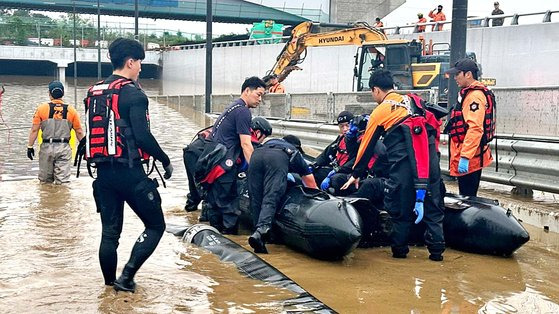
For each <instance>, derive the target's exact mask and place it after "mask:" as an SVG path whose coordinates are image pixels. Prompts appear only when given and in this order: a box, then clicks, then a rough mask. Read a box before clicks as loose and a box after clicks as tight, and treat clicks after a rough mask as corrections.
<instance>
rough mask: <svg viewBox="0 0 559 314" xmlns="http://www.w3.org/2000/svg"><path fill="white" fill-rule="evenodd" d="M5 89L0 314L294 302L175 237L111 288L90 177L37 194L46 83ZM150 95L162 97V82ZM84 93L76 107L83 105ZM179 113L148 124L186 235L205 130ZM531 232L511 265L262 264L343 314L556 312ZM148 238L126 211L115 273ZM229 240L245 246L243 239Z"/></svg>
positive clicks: (289, 260)
mask: <svg viewBox="0 0 559 314" xmlns="http://www.w3.org/2000/svg"><path fill="white" fill-rule="evenodd" d="M7 79H10V81H11V82H12V84H10V85H7V86H6V90H7V91H6V94H5V95H4V103H3V106H2V115H3V117H4V119H5V120H6V122H7V123H8V125H11V126H12V127H14V128H16V126H21V127H22V129H13V130H12V131H11V132H10V137H9V138H8V135H7V131H4V130H3V129H4V128H5V126H4V124H2V122H1V121H0V130H2V131H0V248H2V249H1V251H2V253H1V254H0V309H2V310H1V312H7V313H22V312H26V313H27V312H35V313H36V312H62V311H68V312H78V311H81V312H83V313H95V312H100V313H131V312H138V313H171V312H174V313H176V312H186V313H191V312H194V313H207V312H231V313H252V312H257V313H262V312H263V313H267V312H269V313H276V312H280V311H281V301H282V300H285V299H288V298H290V297H292V296H293V295H292V293H290V292H289V291H285V290H282V289H280V288H276V287H271V286H267V285H264V284H263V283H261V282H258V281H254V280H252V279H248V278H245V277H243V276H242V275H241V274H239V273H238V271H237V270H236V268H235V267H234V266H233V265H231V264H223V263H221V262H219V261H218V260H217V258H216V257H214V256H213V255H212V254H210V253H208V252H206V251H204V250H201V249H199V248H197V247H193V246H189V245H186V244H183V243H182V242H181V241H180V239H179V238H176V237H174V236H172V235H171V234H168V233H166V234H165V235H164V236H163V238H162V240H161V242H160V244H159V247H158V248H157V250H156V251H155V253H154V254H153V255H152V257H151V258H150V259H148V261H147V262H146V263H145V264H144V266H143V267H142V268H141V270H140V271H139V273H138V275H137V277H136V278H137V283H138V289H137V292H136V293H135V294H130V293H122V292H121V293H116V292H114V291H113V290H112V288H106V287H105V286H104V285H103V279H102V275H101V271H100V269H99V266H98V261H97V249H98V245H99V240H100V234H101V228H100V227H101V226H100V221H99V217H98V214H97V213H96V212H95V206H94V202H93V197H92V189H91V183H92V179H91V178H89V177H88V176H87V171H86V170H85V169H84V168H83V167H82V176H81V177H80V178H79V179H75V178H74V179H73V181H72V183H71V184H70V185H67V186H54V185H42V184H39V182H38V180H36V179H35V178H36V175H37V170H38V162H37V161H36V160H35V161H33V162H32V161H29V160H28V159H27V158H26V156H25V146H26V141H27V135H28V131H29V127H30V121H31V115H32V114H33V111H34V110H35V107H36V105H37V104H38V103H39V102H41V101H45V100H46V98H47V96H48V95H47V87H46V86H47V84H48V81H49V80H48V79H46V78H12V77H0V83H1V82H6V81H7ZM92 81H93V80H92ZM150 83H151V86H150ZM84 84H85V83H84ZM144 86H146V88H147V90H148V91H149V90H150V88H151V89H152V90H154V91H156V90H157V89H158V86H157V83H156V82H146V83H145V84H144ZM69 90H70V89H69V88H67V94H70V93H69V92H68V91H69ZM80 90H81V93H82V94H81V95H80V96H78V99H82V98H83V96H84V94H85V93H84V90H83V89H80ZM79 93H80V91H79ZM70 95H72V96H71V97H70V98H71V99H73V94H70ZM178 109H179V108H177V107H176V106H166V105H164V104H154V103H152V104H151V107H150V114H151V119H152V123H151V125H152V131H153V133H154V134H155V137H156V138H157V139H158V140H159V142H160V144H161V145H162V147H163V148H164V150H165V151H166V152H167V153H168V154H169V155H170V157H171V160H172V163H173V166H174V168H175V172H174V174H173V177H172V178H171V180H169V181H168V187H167V189H163V188H160V189H159V191H160V193H161V196H162V199H163V204H162V205H163V209H164V212H165V217H166V221H167V222H168V223H173V224H187V223H195V222H196V221H197V218H198V214H199V213H198V212H193V213H188V214H187V213H186V212H184V210H183V209H182V208H183V206H184V202H185V195H186V193H187V191H186V175H185V172H184V166H183V163H182V148H183V147H184V145H185V144H186V143H188V142H189V141H190V139H191V138H192V136H193V135H194V133H195V131H196V130H197V129H199V128H201V126H202V125H203V124H204V123H205V119H204V118H203V117H202V116H200V115H195V114H194V113H193V112H190V111H189V110H188V109H185V108H180V110H178ZM78 111H79V112H80V113H82V112H83V106H81V105H80V106H79V108H78ZM527 228H528V230H529V231H530V234H531V236H532V240H531V241H530V242H529V243H527V244H526V245H524V246H523V247H522V248H520V249H519V250H518V252H516V253H515V254H514V256H513V257H512V258H499V257H491V256H481V255H475V254H469V253H463V252H459V251H455V250H450V249H449V250H447V252H446V253H445V260H444V262H442V263H438V262H431V261H429V260H428V259H427V256H428V253H427V251H426V249H425V248H422V247H420V248H412V250H411V252H410V254H409V257H408V258H407V259H405V260H399V259H398V260H396V259H392V258H391V254H390V249H389V248H377V249H358V250H356V251H354V252H353V253H351V254H350V255H348V256H347V257H346V258H345V259H344V260H342V261H337V262H325V261H319V260H315V259H311V258H309V257H307V256H305V255H302V254H299V253H297V252H294V251H292V250H290V249H288V248H286V247H284V246H278V245H270V246H269V251H270V253H271V254H268V255H262V257H263V258H264V259H265V260H266V261H268V262H269V263H270V264H272V265H273V266H275V267H276V268H277V269H279V270H280V271H282V272H283V273H284V274H286V275H287V276H288V277H290V278H291V279H293V280H294V281H295V282H297V283H298V284H299V285H301V286H302V287H303V288H305V289H306V290H307V291H309V292H310V293H311V294H313V295H314V296H316V297H317V298H318V299H320V300H321V301H323V302H324V303H325V304H327V305H329V306H330V307H332V308H334V309H335V310H337V311H339V312H341V313H410V312H412V313H439V312H441V313H474V312H480V313H557V312H559V306H558V305H557V304H558V303H559V283H558V282H557V278H559V270H558V269H557V266H556V265H557V264H558V262H559V254H558V253H559V245H558V244H559V238H558V236H557V234H554V233H545V232H543V231H542V230H540V229H538V228H535V227H531V226H527ZM142 229H143V228H142V225H141V222H140V221H139V219H137V218H136V217H135V215H134V214H133V213H132V211H131V210H129V209H128V208H127V209H126V210H125V224H124V230H123V233H122V237H121V241H120V243H121V245H120V247H119V270H120V269H121V268H122V266H123V265H124V263H125V262H126V260H127V259H128V254H129V253H130V250H131V247H132V245H133V243H134V241H135V240H136V237H137V236H138V235H139V234H140V232H141V231H142ZM232 238H233V239H234V240H235V241H237V242H238V243H240V244H242V245H244V246H245V247H248V246H247V244H246V236H234V237H232Z"/></svg>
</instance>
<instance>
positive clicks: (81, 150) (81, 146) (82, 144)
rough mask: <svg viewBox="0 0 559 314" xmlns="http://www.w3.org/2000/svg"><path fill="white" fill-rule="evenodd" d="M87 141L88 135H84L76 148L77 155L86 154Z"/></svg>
mask: <svg viewBox="0 0 559 314" xmlns="http://www.w3.org/2000/svg"><path fill="white" fill-rule="evenodd" d="M85 141H86V137H85V136H84V137H83V138H82V139H81V140H80V143H79V144H78V147H77V148H76V156H79V155H85V148H86V146H85Z"/></svg>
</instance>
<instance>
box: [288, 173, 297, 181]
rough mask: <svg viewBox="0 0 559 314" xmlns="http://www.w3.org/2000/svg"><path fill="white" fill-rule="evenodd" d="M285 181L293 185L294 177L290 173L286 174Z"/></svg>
mask: <svg viewBox="0 0 559 314" xmlns="http://www.w3.org/2000/svg"><path fill="white" fill-rule="evenodd" d="M287 181H291V182H293V183H295V177H294V176H293V175H292V174H291V173H288V174H287Z"/></svg>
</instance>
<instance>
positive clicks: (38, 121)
mask: <svg viewBox="0 0 559 314" xmlns="http://www.w3.org/2000/svg"><path fill="white" fill-rule="evenodd" d="M63 96H64V85H62V83H61V82H59V81H52V82H50V84H49V97H50V102H46V103H43V104H41V105H39V107H38V108H37V111H35V115H33V125H32V126H31V131H30V132H29V141H28V143H27V158H29V159H30V160H33V157H35V149H34V148H33V145H34V144H35V140H36V139H37V136H38V135H39V130H41V131H42V132H43V134H42V140H43V142H42V144H41V150H40V151H39V181H41V182H42V183H52V182H54V184H62V183H68V182H70V166H71V162H72V148H71V147H70V132H71V131H72V129H74V130H75V131H76V136H77V137H78V140H81V139H82V138H83V137H84V133H83V130H82V127H81V124H80V117H79V115H78V112H77V111H76V109H75V108H74V107H72V106H71V105H68V104H65V103H64V101H63V100H62V97H63Z"/></svg>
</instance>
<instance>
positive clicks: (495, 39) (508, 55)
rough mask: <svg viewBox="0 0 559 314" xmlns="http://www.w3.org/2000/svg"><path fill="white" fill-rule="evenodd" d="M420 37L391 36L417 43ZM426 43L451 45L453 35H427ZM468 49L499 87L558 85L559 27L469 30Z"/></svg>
mask: <svg viewBox="0 0 559 314" xmlns="http://www.w3.org/2000/svg"><path fill="white" fill-rule="evenodd" d="M418 35H419V34H406V35H391V36H389V37H392V38H406V39H413V38H415V39H417V37H418ZM424 36H425V39H426V40H427V41H429V40H430V39H432V40H433V42H447V43H450V31H443V32H434V33H424ZM467 36H468V37H467V43H466V49H467V50H468V51H474V52H475V53H476V55H477V58H478V61H479V62H480V63H481V65H482V70H483V76H485V77H492V78H496V79H497V86H507V87H511V86H541V85H557V84H558V83H559V79H557V73H558V71H559V62H557V60H559V23H542V24H531V25H511V26H502V27H489V28H470V29H468V35H467Z"/></svg>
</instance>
